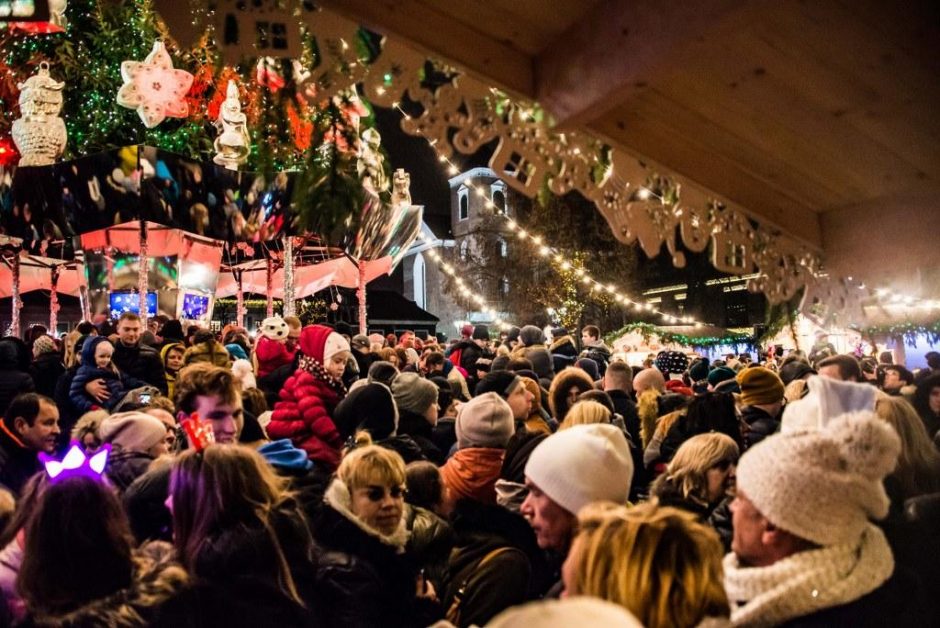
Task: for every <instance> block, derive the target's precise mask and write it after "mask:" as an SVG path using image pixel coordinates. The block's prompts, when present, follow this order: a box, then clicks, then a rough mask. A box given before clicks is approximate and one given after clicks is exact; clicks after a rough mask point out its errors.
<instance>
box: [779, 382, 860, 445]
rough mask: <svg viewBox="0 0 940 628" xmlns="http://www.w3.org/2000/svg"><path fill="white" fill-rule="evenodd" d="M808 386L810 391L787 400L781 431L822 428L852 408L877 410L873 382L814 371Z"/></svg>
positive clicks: (852, 409) (854, 409) (855, 410)
mask: <svg viewBox="0 0 940 628" xmlns="http://www.w3.org/2000/svg"><path fill="white" fill-rule="evenodd" d="M806 386H807V387H808V388H809V392H808V393H806V396H805V397H803V398H802V399H798V400H796V401H793V402H791V403H789V404H787V407H786V410H784V412H783V423H782V424H781V426H780V431H782V432H800V431H804V430H818V429H819V428H821V427H823V426H824V425H825V424H826V422H827V421H828V420H830V419H834V418H835V417H838V416H842V415H843V414H846V413H848V412H861V411H868V412H874V411H875V398H876V397H877V395H878V389H877V388H875V387H874V386H872V385H870V384H858V383H855V382H842V381H839V380H836V379H832V378H830V377H820V376H819V375H814V376H812V377H810V378H809V379H808V380H807V381H806Z"/></svg>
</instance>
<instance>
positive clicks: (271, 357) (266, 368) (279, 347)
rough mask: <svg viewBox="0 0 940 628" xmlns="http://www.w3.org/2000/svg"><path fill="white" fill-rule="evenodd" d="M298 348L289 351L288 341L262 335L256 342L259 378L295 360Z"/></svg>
mask: <svg viewBox="0 0 940 628" xmlns="http://www.w3.org/2000/svg"><path fill="white" fill-rule="evenodd" d="M295 353H297V351H296V350H294V351H288V349H287V343H286V342H280V341H277V340H273V339H271V338H266V337H264V336H262V337H261V338H259V339H258V342H257V343H255V360H256V361H257V363H258V368H257V369H256V371H257V375H258V377H259V378H261V377H265V376H266V375H268V374H270V373H272V372H273V371H275V370H277V369H279V368H281V367H282V366H285V365H287V364H290V363H291V362H293V361H294V354H295Z"/></svg>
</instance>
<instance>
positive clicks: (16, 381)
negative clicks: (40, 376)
mask: <svg viewBox="0 0 940 628" xmlns="http://www.w3.org/2000/svg"><path fill="white" fill-rule="evenodd" d="M20 353H21V348H20V347H18V346H17V342H16V340H15V339H10V338H4V339H3V340H0V416H2V415H4V414H6V411H7V407H8V406H9V405H10V402H11V401H13V398H14V397H16V396H17V395H18V394H20V393H24V392H33V391H34V390H36V386H35V385H34V384H33V378H32V377H30V376H29V373H27V372H26V370H27V369H28V363H27V365H25V366H24V365H23V364H22V359H21V355H20Z"/></svg>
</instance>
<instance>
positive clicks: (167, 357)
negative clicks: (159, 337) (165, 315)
mask: <svg viewBox="0 0 940 628" xmlns="http://www.w3.org/2000/svg"><path fill="white" fill-rule="evenodd" d="M171 322H172V321H171ZM167 324H169V323H167ZM184 355H186V346H185V345H184V344H183V343H181V342H170V343H167V344H165V345H163V348H162V349H160V362H161V363H162V364H163V374H164V377H165V378H166V387H167V396H168V397H169V398H170V399H172V398H173V396H174V395H175V394H176V378H177V376H178V375H179V372H180V369H181V368H182V367H183V356H184Z"/></svg>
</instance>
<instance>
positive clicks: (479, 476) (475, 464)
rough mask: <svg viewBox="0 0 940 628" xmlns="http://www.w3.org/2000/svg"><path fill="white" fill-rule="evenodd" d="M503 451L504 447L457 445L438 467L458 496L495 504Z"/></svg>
mask: <svg viewBox="0 0 940 628" xmlns="http://www.w3.org/2000/svg"><path fill="white" fill-rule="evenodd" d="M505 455H506V451H505V450H504V449H495V448H491V447H468V448H466V449H460V450H458V451H457V453H455V454H454V455H453V456H451V458H450V460H448V461H447V463H446V464H445V465H444V466H443V467H441V478H442V479H443V481H444V485H445V486H447V487H448V488H449V489H450V490H452V491H454V492H455V493H456V494H457V497H458V498H466V499H473V500H476V501H478V502H482V503H484V504H495V503H496V480H498V479H499V472H500V470H501V469H502V466H503V457H504V456H505Z"/></svg>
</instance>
